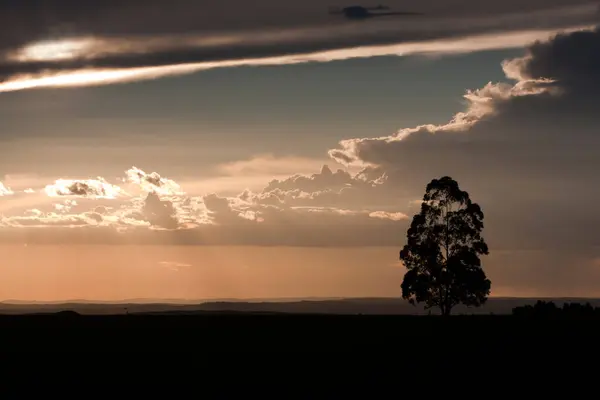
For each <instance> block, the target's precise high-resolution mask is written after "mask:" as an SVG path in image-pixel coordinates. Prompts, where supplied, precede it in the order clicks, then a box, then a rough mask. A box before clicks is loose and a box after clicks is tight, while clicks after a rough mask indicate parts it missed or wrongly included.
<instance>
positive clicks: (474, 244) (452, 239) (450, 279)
mask: <svg viewBox="0 0 600 400" xmlns="http://www.w3.org/2000/svg"><path fill="white" fill-rule="evenodd" d="M482 229H483V212H482V211H481V208H480V207H479V205H477V204H476V203H473V202H471V200H470V198H469V194H468V193H467V192H465V191H462V190H460V188H459V186H458V183H457V182H456V181H454V180H453V179H452V178H450V177H447V176H446V177H443V178H441V179H434V180H432V181H431V182H430V183H429V184H428V185H427V188H426V191H425V195H424V196H423V203H422V205H421V212H420V213H419V214H417V215H415V216H414V217H413V220H412V224H411V226H410V228H409V229H408V232H407V243H406V245H405V246H404V248H403V249H402V250H401V251H400V260H401V261H402V262H403V263H404V265H405V267H406V268H407V269H408V271H407V272H406V274H405V275H404V280H403V282H402V297H403V298H405V299H408V300H409V301H410V302H411V304H413V305H414V304H415V302H417V303H421V302H424V303H425V305H426V308H431V307H439V308H440V310H441V313H442V315H450V311H451V310H452V308H453V307H454V306H456V305H457V304H464V305H467V306H475V307H478V306H480V305H482V304H483V303H485V301H486V300H487V296H488V295H489V293H490V288H491V282H490V280H489V279H487V277H486V275H485V272H484V271H483V269H482V268H481V260H480V258H479V256H480V255H483V254H488V246H487V244H486V243H485V241H484V240H483V238H482V237H481V231H482Z"/></svg>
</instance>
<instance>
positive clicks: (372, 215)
mask: <svg viewBox="0 0 600 400" xmlns="http://www.w3.org/2000/svg"><path fill="white" fill-rule="evenodd" d="M599 44H600V33H599V31H598V30H594V31H590V32H577V33H570V34H562V35H558V36H556V37H554V38H553V39H552V40H550V41H544V42H539V43H535V44H533V45H532V46H530V47H529V48H528V49H527V50H526V52H525V54H524V56H523V57H519V58H516V59H512V60H506V61H505V62H504V63H503V64H502V68H503V70H504V72H505V74H506V78H507V81H506V82H499V83H489V84H487V85H485V86H484V87H482V88H480V89H477V90H472V91H469V92H467V94H466V95H465V103H466V107H465V110H464V111H462V112H459V113H457V114H456V115H455V116H453V117H452V118H451V119H450V120H449V121H448V122H447V123H445V124H426V125H423V126H418V127H411V128H402V129H400V130H398V132H395V133H393V134H391V135H389V136H384V137H363V138H354V139H347V140H344V141H342V142H341V143H340V146H339V147H338V148H335V149H331V150H330V151H329V155H330V156H331V157H332V158H333V159H334V161H335V162H336V163H350V164H355V165H357V168H358V171H357V172H350V171H349V170H346V169H343V168H339V169H332V168H331V167H329V166H327V165H324V166H321V167H320V170H317V171H316V172H314V173H312V174H310V173H304V174H302V173H298V174H293V175H291V176H288V177H286V178H277V179H273V180H271V181H269V182H265V185H264V187H263V188H262V190H253V191H252V190H244V191H242V190H241V188H240V192H241V193H238V194H237V195H231V196H229V195H227V196H225V195H222V194H221V195H220V194H215V193H212V194H205V195H203V196H196V195H190V194H189V190H187V189H186V188H185V186H184V185H180V184H179V183H177V182H175V181H174V180H172V179H169V178H165V177H163V176H161V175H160V174H158V173H156V172H154V173H146V172H144V171H142V170H140V169H139V168H136V167H133V168H131V169H129V170H128V171H126V173H125V175H126V178H125V179H124V180H123V182H121V184H122V185H123V189H122V190H123V192H126V193H127V194H128V195H126V196H120V197H117V198H114V199H99V198H97V197H98V196H79V197H78V198H77V204H76V205H74V204H68V205H67V204H64V203H62V205H61V207H60V209H61V210H60V212H57V210H56V209H52V210H44V211H42V212H43V214H35V215H33V214H31V215H26V217H28V219H25V220H24V219H22V218H23V216H19V218H21V219H17V218H16V216H15V218H13V219H11V218H12V217H5V218H4V219H3V225H4V226H6V227H9V228H11V229H12V230H11V232H13V233H12V235H13V236H12V239H10V240H17V238H23V237H24V236H23V235H27V236H25V237H27V238H29V240H33V239H32V238H36V239H35V240H39V241H44V240H45V241H48V240H54V241H61V240H64V241H65V240H72V241H75V242H85V241H88V242H90V241H91V242H109V243H129V242H135V243H159V242H160V243H173V244H190V245H192V244H196V245H202V244H240V245H242V244H243V245H294V246H309V245H310V246H366V245H390V246H398V245H400V241H401V239H402V237H403V235H404V234H403V233H402V232H405V229H406V228H407V226H408V224H409V222H410V219H409V216H410V214H412V213H414V212H416V211H417V210H418V203H419V200H418V199H419V198H420V197H421V196H422V194H423V191H424V189H425V185H426V183H427V182H429V181H430V180H431V179H432V178H434V177H436V176H442V175H450V176H452V177H454V178H456V179H457V180H458V181H459V183H460V184H461V186H462V187H464V188H465V189H466V190H467V191H469V193H470V194H471V195H472V196H473V198H474V200H475V201H477V202H478V203H480V204H481V205H482V207H483V209H484V212H485V213H486V238H487V239H488V241H489V242H490V245H491V247H492V249H495V250H501V249H505V250H511V251H516V250H542V251H555V249H562V250H564V251H565V252H566V253H569V252H570V253H574V252H577V253H578V254H580V255H581V257H583V255H586V257H587V255H594V254H595V253H594V252H597V249H598V247H595V246H598V238H597V235H595V232H596V231H597V226H598V223H600V221H599V220H598V217H597V215H595V214H594V213H591V212H590V210H595V206H596V203H597V200H598V198H600V193H599V190H600V189H599V188H598V185H595V184H594V182H596V180H597V176H596V175H597V171H598V170H600V165H599V163H600V160H599V159H598V156H597V149H598V148H599V145H600V137H599V136H598V134H597V127H598V126H599V125H600V120H599V117H598V113H597V110H596V105H597V104H598V100H600V99H599V98H598V92H597V91H596V90H595V88H597V87H600V75H599V74H598V72H597V71H600V68H598V67H599V65H598V62H599V61H598V58H597V57H595V56H594V55H595V54H600V53H599V52H598V49H599V47H598V46H599ZM584 78H585V79H584ZM295 161H299V162H300V163H301V164H300V167H299V168H300V169H305V168H306V169H307V170H308V169H311V168H313V166H314V168H315V169H316V162H314V161H306V162H304V161H302V160H296V159H292V158H288V159H276V158H274V157H271V156H258V157H256V158H254V159H252V160H246V161H241V162H234V163H229V164H226V165H222V166H220V167H218V168H220V169H219V171H220V172H221V173H229V174H237V173H240V174H243V175H244V176H255V175H260V176H262V175H263V174H266V173H267V172H268V171H274V170H277V171H280V172H281V173H283V172H287V171H288V170H289V169H290V168H291V167H290V166H289V165H291V164H293V162H295ZM288 163H289V165H288ZM332 165H334V164H332ZM99 181H100V180H99ZM86 182H87V181H86ZM102 182H104V181H102ZM121 184H119V185H121ZM127 185H128V186H127ZM61 187H64V185H63V186H61ZM66 187H68V186H66ZM136 188H137V189H138V190H139V193H136V192H135V190H134V189H136ZM71 192H72V191H70V192H68V193H71ZM83 192H84V193H87V192H86V191H83ZM59 197H60V196H59ZM99 201H104V202H105V203H102V207H104V208H102V209H100V208H99V207H100V204H99V203H98V202H99ZM90 212H93V213H95V214H94V215H96V214H97V215H98V216H100V217H101V219H100V217H97V216H95V217H91V216H90V214H85V213H90ZM81 215H85V217H83V218H80V219H76V218H74V217H73V216H81ZM36 219H37V221H43V223H44V224H48V223H50V222H49V221H57V222H56V224H58V225H60V224H63V225H67V226H69V227H72V226H76V225H78V224H79V225H80V226H83V227H84V228H81V229H70V228H69V229H66V228H65V230H60V233H59V234H57V235H56V236H54V237H50V236H49V235H46V236H44V234H43V233H40V232H37V231H35V229H31V228H28V227H27V226H31V225H32V224H34V223H33V222H26V221H30V220H36ZM93 219H95V221H92V220H93ZM58 221H67V222H58ZM74 221H75V222H74ZM83 222H86V223H85V224H84V223H83ZM73 231H79V232H78V233H74V232H73ZM57 232H58V231H57ZM3 240H8V239H6V236H5V237H4V238H3ZM595 257H596V258H597V257H598V256H597V255H596V256H595Z"/></svg>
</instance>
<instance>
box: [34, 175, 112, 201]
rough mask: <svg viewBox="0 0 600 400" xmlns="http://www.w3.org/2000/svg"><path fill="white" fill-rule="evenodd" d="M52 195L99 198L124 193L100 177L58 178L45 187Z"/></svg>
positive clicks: (107, 197) (49, 194)
mask: <svg viewBox="0 0 600 400" xmlns="http://www.w3.org/2000/svg"><path fill="white" fill-rule="evenodd" d="M45 191H46V194H47V195H48V196H50V197H60V196H77V197H90V198H98V199H114V198H117V197H118V196H121V195H122V194H123V191H122V190H121V188H120V187H118V186H115V185H112V184H110V183H108V182H106V180H104V178H98V179H85V180H74V179H58V180H56V182H54V183H53V184H52V185H48V186H46V188H45Z"/></svg>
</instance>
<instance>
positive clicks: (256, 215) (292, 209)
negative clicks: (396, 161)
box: [0, 166, 407, 246]
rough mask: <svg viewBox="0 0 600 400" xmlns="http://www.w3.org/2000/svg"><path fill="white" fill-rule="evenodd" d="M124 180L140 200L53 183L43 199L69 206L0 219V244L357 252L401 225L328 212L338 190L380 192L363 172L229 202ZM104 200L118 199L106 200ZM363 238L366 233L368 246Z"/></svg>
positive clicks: (336, 208)
mask: <svg viewBox="0 0 600 400" xmlns="http://www.w3.org/2000/svg"><path fill="white" fill-rule="evenodd" d="M125 174H126V176H127V178H125V179H123V184H125V185H133V186H137V187H138V188H141V189H142V191H141V193H139V194H134V191H133V190H129V189H128V190H127V191H125V190H123V189H122V188H120V187H119V186H116V185H113V184H111V183H108V182H107V181H106V180H105V179H103V178H98V179H96V180H79V181H77V180H74V181H67V180H57V183H56V184H54V185H49V186H48V188H50V189H47V191H46V192H47V194H48V195H49V196H52V197H49V198H54V197H56V198H60V197H67V198H66V199H64V200H63V201H61V202H59V203H56V202H54V203H52V202H51V203H48V204H47V205H45V206H43V207H42V208H37V209H28V210H27V211H25V212H24V214H23V215H12V216H3V217H2V218H1V219H0V226H2V227H3V229H2V233H3V235H2V237H1V238H0V239H1V240H8V241H14V240H20V239H21V240H25V239H23V238H24V237H25V238H26V240H27V242H29V243H40V242H41V243H56V242H58V243H62V242H64V241H66V242H68V243H120V244H123V243H156V241H158V242H162V243H165V242H166V243H171V244H195V245H203V244H240V245H261V246H276V245H293V246H333V245H336V246H349V245H354V246H362V245H367V244H372V245H380V244H382V243H384V244H385V243H389V241H390V240H391V235H389V234H390V232H391V230H392V229H396V226H397V225H398V224H405V223H406V219H407V217H406V216H405V215H404V214H402V213H400V212H398V211H393V212H390V211H386V210H380V209H377V208H371V207H368V205H365V204H364V203H361V204H359V205H358V207H349V208H344V207H343V205H344V204H343V202H337V203H338V204H336V205H332V204H333V203H336V202H335V201H332V200H330V199H327V198H326V196H327V195H328V196H331V197H332V199H333V198H335V197H336V196H338V197H342V198H343V197H344V195H345V194H344V190H349V191H352V190H358V191H360V190H364V191H368V190H369V188H371V187H373V186H374V185H378V184H379V182H380V180H381V177H378V178H373V179H369V178H368V176H367V175H368V174H366V173H365V172H364V171H363V172H360V173H357V174H354V175H353V174H350V173H349V172H347V171H342V170H338V171H336V172H335V173H334V172H333V171H331V169H330V168H329V167H328V166H323V167H322V168H321V171H320V172H319V173H316V174H312V175H300V174H296V175H294V176H292V177H289V178H288V179H285V180H273V181H271V182H270V183H269V184H267V185H266V186H265V188H264V189H263V191H262V192H259V193H252V192H249V191H244V192H242V193H241V194H239V195H238V196H232V197H226V196H220V195H217V194H214V193H213V194H207V195H204V196H189V195H187V194H185V192H184V191H183V190H182V189H181V187H180V185H179V184H178V183H176V182H175V181H173V180H170V179H167V178H164V177H161V176H160V174H158V173H156V172H155V173H151V174H147V173H145V172H143V171H142V170H140V169H138V168H135V167H133V168H131V169H129V170H127V171H125ZM375 175H377V174H375ZM84 183H85V184H84ZM107 187H108V188H110V190H108V189H106V188H107ZM305 190H306V191H309V192H304V191H305ZM107 192H111V193H119V194H120V195H119V196H117V195H115V196H109V195H107ZM302 193H305V194H306V195H307V197H306V198H303V196H304V195H303V194H302ZM277 195H281V196H282V198H281V200H279V201H278V202H277V203H275V202H269V201H268V200H267V199H268V198H269V197H270V196H277ZM346 205H352V204H351V202H346ZM354 205H355V206H356V204H354ZM42 227H45V228H52V233H48V232H49V231H48V230H47V229H44V230H41V231H38V229H39V228H42ZM149 232H154V233H153V234H152V235H149ZM365 232H371V233H370V234H369V236H368V238H365V236H364V235H365ZM23 235H25V236H23Z"/></svg>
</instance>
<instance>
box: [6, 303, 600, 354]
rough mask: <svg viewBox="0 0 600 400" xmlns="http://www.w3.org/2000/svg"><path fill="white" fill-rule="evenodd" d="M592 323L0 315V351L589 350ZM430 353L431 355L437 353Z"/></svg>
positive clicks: (595, 328) (598, 334) (597, 327)
mask: <svg viewBox="0 0 600 400" xmlns="http://www.w3.org/2000/svg"><path fill="white" fill-rule="evenodd" d="M599 322H600V321H597V320H595V319H587V318H586V319H581V318H580V319H573V318H558V319H557V318H554V319H550V320H531V319H529V320H528V319H519V318H516V317H512V316H454V317H450V318H449V319H443V318H441V317H435V316H432V317H427V316H365V315H355V316H350V315H345V316H341V315H340V316H336V315H298V314H296V315H286V314H254V313H214V314H213V313H203V314H196V315H178V314H173V315H160V314H156V315H118V316H83V315H77V314H75V313H69V312H66V313H58V314H49V315H21V316H16V315H12V316H6V315H5V316H0V349H1V350H2V351H37V350H43V351H58V352H64V351H109V350H113V351H114V350H117V351H121V350H127V351H151V352H155V351H186V352H190V351H202V352H206V351H238V350H242V351H254V352H265V351H311V350H316V351H322V350H327V351H344V352H364V351H380V350H381V351H385V352H396V351H402V352H404V353H406V352H407V351H418V349H419V348H422V349H423V350H425V349H428V350H427V351H429V350H432V349H438V350H439V351H440V352H459V353H462V354H465V353H470V352H475V353H476V352H481V351H493V352H497V353H500V354H501V353H503V352H506V351H510V350H515V349H517V348H519V349H528V351H538V350H539V351H544V349H549V348H551V349H553V351H555V352H556V351H562V350H564V351H565V352H573V351H578V352H579V351H582V350H583V351H586V349H591V348H592V347H593V348H595V347H596V346H595V345H596V343H597V341H598V338H600V323H599ZM438 350H436V351H438Z"/></svg>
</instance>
